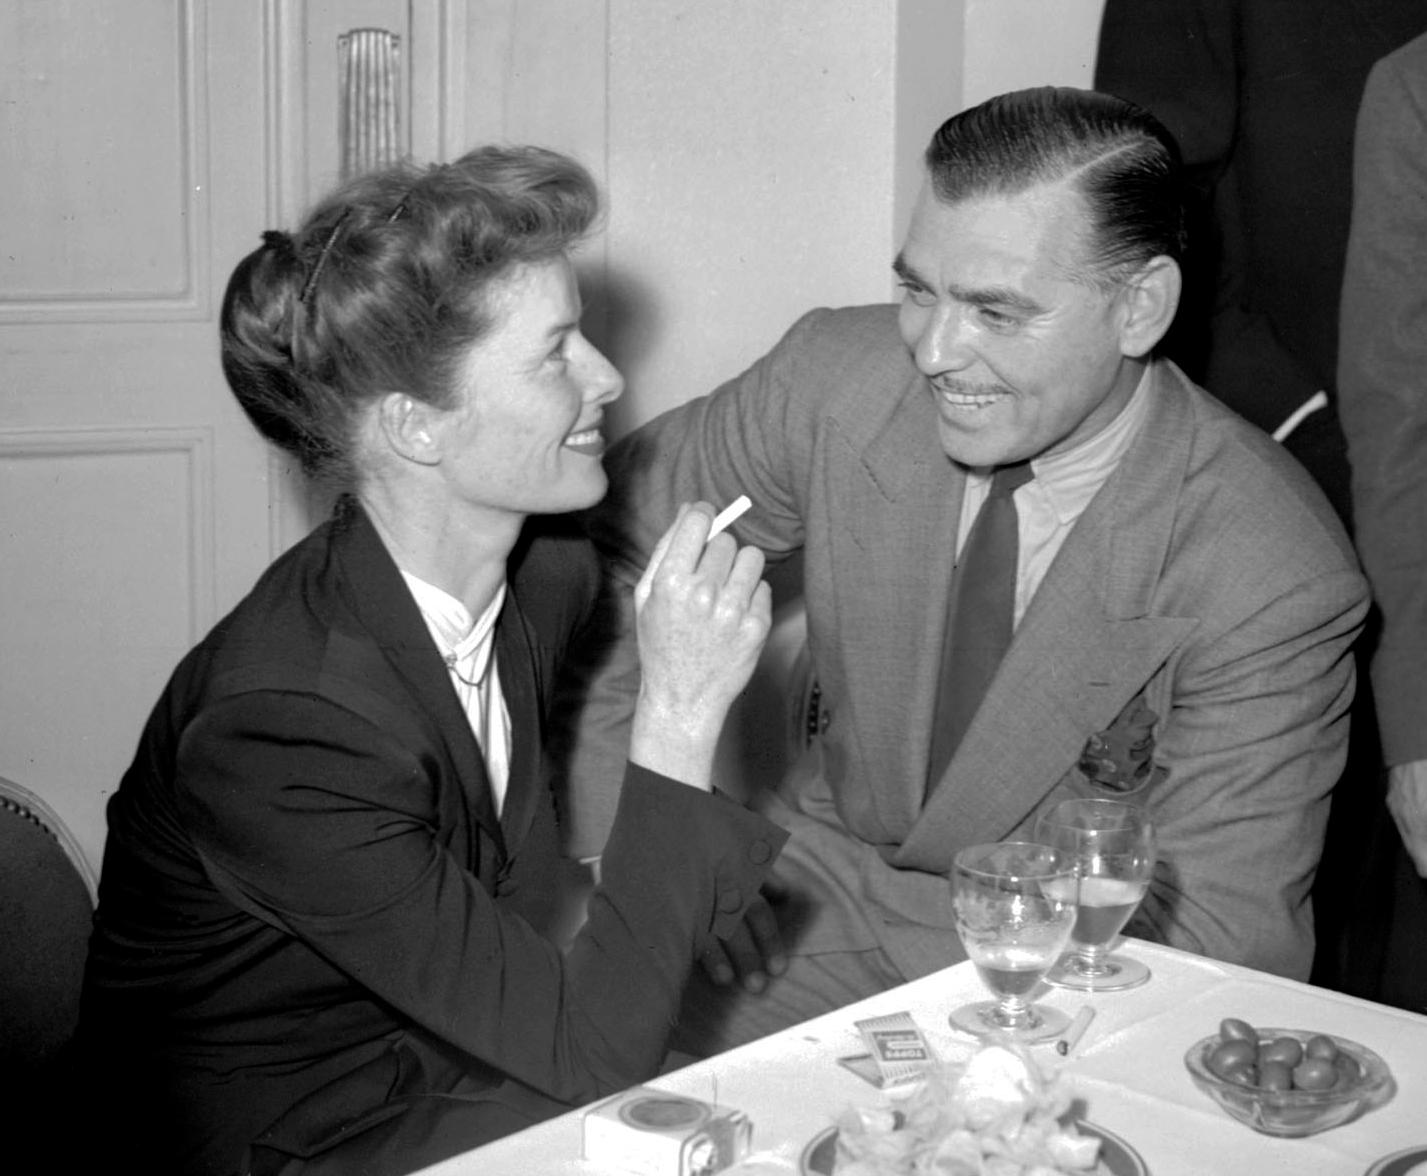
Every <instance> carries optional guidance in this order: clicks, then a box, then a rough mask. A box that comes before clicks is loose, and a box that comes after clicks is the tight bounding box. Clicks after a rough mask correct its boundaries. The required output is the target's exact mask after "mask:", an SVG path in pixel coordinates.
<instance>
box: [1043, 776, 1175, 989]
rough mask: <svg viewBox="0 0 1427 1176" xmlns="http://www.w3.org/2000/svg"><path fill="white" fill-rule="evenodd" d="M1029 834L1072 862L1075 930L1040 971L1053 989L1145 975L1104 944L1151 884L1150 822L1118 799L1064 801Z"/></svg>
mask: <svg viewBox="0 0 1427 1176" xmlns="http://www.w3.org/2000/svg"><path fill="white" fill-rule="evenodd" d="M1036 836H1037V837H1039V838H1040V839H1041V840H1042V841H1043V842H1045V843H1046V844H1047V845H1053V846H1055V847H1056V848H1057V849H1060V850H1062V851H1064V852H1065V853H1066V854H1067V855H1069V856H1070V857H1071V858H1072V859H1073V861H1074V862H1075V867H1076V868H1075V882H1074V884H1073V886H1072V888H1071V891H1070V892H1071V893H1073V895H1074V898H1075V907H1076V913H1075V927H1074V929H1073V930H1072V931H1071V933H1070V947H1071V950H1070V952H1069V953H1068V954H1067V955H1066V956H1065V957H1064V958H1062V959H1061V960H1060V962H1059V963H1057V964H1056V966H1055V967H1054V968H1052V969H1051V970H1050V971H1049V972H1048V973H1046V983H1047V984H1054V985H1056V986H1057V987H1060V988H1078V989H1082V990H1088V991H1093V992H1115V991H1118V990H1120V989H1123V988H1134V987H1135V986H1136V985H1139V984H1143V983H1144V982H1145V981H1146V980H1148V979H1149V978H1150V970H1149V968H1148V967H1147V966H1146V965H1145V964H1144V963H1142V962H1141V961H1140V960H1137V959H1134V958H1133V957H1131V956H1125V955H1120V954H1117V953H1112V952H1111V950H1110V945H1111V943H1112V941H1113V940H1114V939H1115V937H1116V936H1117V935H1119V933H1120V930H1121V928H1123V927H1124V925H1125V922H1126V921H1127V920H1128V919H1129V917H1130V915H1131V914H1132V913H1133V912H1134V909H1135V908H1136V907H1137V906H1139V904H1140V900H1141V899H1142V898H1144V896H1145V890H1146V889H1147V888H1148V886H1149V883H1150V876H1151V875H1152V874H1153V872H1154V863H1155V835H1154V825H1153V823H1152V822H1151V821H1150V818H1149V814H1148V813H1146V812H1145V810H1144V809H1143V808H1142V807H1141V806H1140V805H1137V804H1131V803H1130V802H1129V801H1124V800H1104V799H1094V800H1063V801H1061V802H1060V803H1059V804H1057V805H1056V806H1055V807H1054V808H1052V809H1049V810H1048V811H1046V812H1045V813H1043V814H1041V817H1040V820H1039V821H1038V822H1037V824H1036Z"/></svg>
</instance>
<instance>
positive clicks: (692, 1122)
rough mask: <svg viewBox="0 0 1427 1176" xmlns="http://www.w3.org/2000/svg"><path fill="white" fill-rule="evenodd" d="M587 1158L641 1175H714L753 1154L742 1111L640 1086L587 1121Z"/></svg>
mask: <svg viewBox="0 0 1427 1176" xmlns="http://www.w3.org/2000/svg"><path fill="white" fill-rule="evenodd" d="M583 1128H584V1148H583V1156H584V1158H585V1159H586V1160H592V1161H595V1162H597V1163H601V1164H609V1165H612V1166H616V1167H619V1168H622V1169H623V1170H624V1171H626V1172H630V1173H637V1174H638V1176H713V1173H715V1172H722V1171H723V1170H724V1169H725V1168H728V1167H731V1166H732V1165H734V1164H736V1163H738V1162H739V1161H740V1160H742V1159H743V1158H744V1157H746V1156H747V1155H748V1152H749V1150H750V1148H751V1146H752V1143H753V1124H752V1123H750V1122H749V1121H748V1118H747V1116H746V1115H744V1114H743V1112H742V1111H737V1110H734V1109H733V1108H732V1107H721V1106H715V1105H714V1104H712V1103H706V1102H700V1101H699V1100H698V1099H695V1098H686V1097H685V1096H683V1095H678V1094H669V1093H666V1092H665V1091H662V1090H651V1089H649V1088H648V1087H645V1086H636V1087H633V1088H632V1089H630V1090H626V1091H625V1092H624V1093H623V1094H617V1095H615V1096H614V1097H613V1098H610V1099H606V1100H605V1101H604V1102H602V1103H599V1104H597V1105H596V1106H593V1107H591V1108H590V1109H589V1110H588V1111H586V1112H585V1116H584V1123H583Z"/></svg>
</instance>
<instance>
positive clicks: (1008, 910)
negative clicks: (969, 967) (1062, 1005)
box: [951, 841, 1075, 1041]
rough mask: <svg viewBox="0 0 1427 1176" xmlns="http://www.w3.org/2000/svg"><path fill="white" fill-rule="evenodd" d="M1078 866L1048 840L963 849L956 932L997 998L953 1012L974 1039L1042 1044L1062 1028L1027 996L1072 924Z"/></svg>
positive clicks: (1060, 1016)
mask: <svg viewBox="0 0 1427 1176" xmlns="http://www.w3.org/2000/svg"><path fill="white" fill-rule="evenodd" d="M1074 879H1075V864H1074V861H1073V860H1072V859H1071V858H1070V857H1069V856H1068V855H1066V854H1063V853H1061V852H1060V851H1059V850H1056V849H1054V848H1053V847H1051V846H1047V845H1038V844H1035V843H1033V842H1026V841H1002V842H997V843H995V844H991V845H973V846H971V847H969V848H967V849H963V850H961V852H959V853H958V854H957V855H956V858H955V860H954V862H953V865H952V905H953V908H954V910H955V912H956V930H957V934H958V935H959V936H960V937H961V942H962V945H963V946H964V947H965V948H966V954H967V956H968V957H969V958H970V959H971V962H972V963H973V964H975V965H976V970H977V972H978V973H979V974H980V976H981V980H982V982H983V983H984V984H985V985H986V987H987V988H989V989H990V990H991V991H992V992H993V993H995V995H996V999H995V1000H989V1001H977V1002H975V1003H972V1004H968V1005H963V1006H962V1007H960V1008H958V1009H956V1010H955V1011H954V1012H953V1013H952V1014H951V1023H952V1024H953V1025H955V1026H956V1027H957V1028H958V1029H962V1030H965V1031H966V1032H968V1033H971V1034H974V1035H975V1036H978V1037H984V1036H987V1035H990V1034H1004V1035H1006V1036H1009V1037H1012V1038H1014V1039H1016V1040H1018V1041H1040V1040H1043V1039H1045V1038H1048V1037H1055V1036H1058V1035H1059V1034H1060V1033H1062V1032H1063V1031H1064V1030H1065V1028H1066V1026H1067V1025H1068V1024H1069V1023H1070V1019H1069V1018H1068V1017H1067V1016H1066V1015H1065V1014H1064V1013H1062V1012H1061V1011H1060V1010H1059V1009H1052V1008H1047V1007H1044V1006H1042V1005H1038V1004H1033V1003H1031V1002H1030V1001H1028V1000H1027V997H1029V996H1030V994H1031V992H1032V991H1033V990H1034V989H1035V987H1036V985H1037V984H1038V983H1039V982H1040V979H1041V977H1042V976H1043V975H1044V974H1045V972H1046V970H1047V969H1048V968H1050V967H1051V966H1052V965H1053V964H1054V963H1055V961H1056V959H1057V958H1058V957H1059V956H1060V954H1061V952H1062V951H1064V950H1065V945H1066V942H1067V941H1068V939H1069V937H1070V928H1071V925H1072V924H1073V923H1074V922H1075V896H1074Z"/></svg>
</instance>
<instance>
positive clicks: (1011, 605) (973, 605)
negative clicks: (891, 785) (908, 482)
mask: <svg viewBox="0 0 1427 1176" xmlns="http://www.w3.org/2000/svg"><path fill="white" fill-rule="evenodd" d="M1034 476H1035V475H1034V474H1032V473H1031V463H1030V462H1028V461H1022V462H1017V463H1016V464H1015V465H1008V466H1001V467H1000V468H999V469H997V470H996V472H995V474H993V475H992V478H991V490H990V493H989V494H988V495H987V497H986V501H985V502H983V503H982V504H981V510H980V512H979V513H978V514H977V516H976V521H975V522H974V523H973V524H972V526H971V534H970V535H968V536H967V537H966V543H965V544H964V545H963V546H962V548H961V558H960V559H958V560H957V561H956V570H955V571H954V572H952V574H951V604H950V607H951V615H950V616H949V617H948V620H947V626H946V639H945V642H944V643H943V645H942V653H941V683H940V686H939V688H938V690H937V700H936V715H935V716H934V718H933V725H932V746H931V762H930V770H929V772H928V775H927V791H928V794H929V795H930V792H931V790H932V789H933V788H935V787H936V785H937V782H938V781H939V780H940V779H941V776H942V773H943V772H944V771H945V770H946V765H947V764H948V763H950V762H951V757H952V755H953V754H955V752H956V747H957V744H959V743H960V742H961V737H962V736H963V735H964V734H966V728H967V727H969V726H970V725H971V719H972V717H973V716H974V715H975V714H976V710H977V708H978V707H979V706H980V705H981V699H982V698H983V697H984V696H985V694H986V690H987V687H989V686H990V685H991V679H992V678H994V677H995V676H996V667H997V666H999V665H1000V664H1001V658H1002V656H1003V655H1004V654H1005V652H1006V649H1007V647H1008V646H1009V645H1010V644H1011V629H1012V622H1013V620H1014V616H1015V607H1016V554H1017V551H1018V549H1019V546H1020V542H1019V536H1018V534H1017V520H1016V500H1015V499H1014V498H1013V497H1012V493H1013V492H1014V491H1015V489H1016V487H1017V486H1024V485H1025V484H1026V483H1027V482H1029V481H1030V480H1031V479H1032V478H1033V477H1034Z"/></svg>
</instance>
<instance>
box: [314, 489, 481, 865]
mask: <svg viewBox="0 0 1427 1176" xmlns="http://www.w3.org/2000/svg"><path fill="white" fill-rule="evenodd" d="M338 509H339V511H340V512H342V513H341V514H340V515H339V517H338V518H337V519H336V520H334V540H333V547H334V553H335V556H336V559H337V562H338V563H339V565H340V567H341V581H342V591H343V594H344V597H345V601H346V604H347V607H348V608H349V609H350V610H351V611H352V612H353V613H354V614H355V615H356V616H357V618H358V619H359V620H360V621H361V623H362V625H363V627H364V628H365V629H366V630H367V632H368V633H369V634H370V635H371V636H372V637H373V638H374V639H375V641H376V642H377V646H378V648H379V650H380V655H381V656H383V657H384V658H385V659H386V661H387V662H388V663H389V664H390V665H391V666H392V667H394V668H395V669H396V671H397V673H398V674H400V676H401V678H402V680H403V682H404V683H405V685H406V687H407V689H408V690H409V691H410V693H411V695H412V697H413V699H414V700H415V703H416V705H417V707H418V708H419V709H420V711H421V712H422V713H423V714H424V715H425V716H427V717H428V718H429V719H430V722H431V727H432V730H433V731H434V732H435V737H436V739H437V740H438V741H439V743H440V750H441V751H442V752H443V753H444V755H445V757H446V759H447V762H448V763H449V764H450V765H451V767H452V768H453V770H454V772H455V775H456V777H457V779H458V781H459V784H460V787H459V789H455V790H451V792H450V793H449V794H448V795H445V796H443V797H442V799H441V803H443V804H451V803H460V804H462V805H464V806H465V812H466V820H464V821H459V822H456V823H455V825H456V827H461V828H464V827H466V826H467V825H468V824H469V822H470V821H472V820H474V821H475V822H476V823H477V824H478V825H480V827H481V828H482V830H484V832H485V834H486V836H487V837H488V838H489V839H490V841H491V842H492V843H493V844H494V846H495V849H496V852H495V856H494V860H487V857H488V856H489V855H481V860H480V861H479V862H478V863H473V862H463V863H462V864H463V865H467V866H468V867H471V866H475V867H477V868H478V871H479V875H480V877H481V879H482V881H483V882H490V883H492V884H493V882H494V877H495V872H496V871H497V870H498V869H499V868H500V867H501V866H502V865H503V864H504V861H505V857H506V847H505V838H504V836H503V834H502V832H501V826H500V821H499V819H498V818H497V817H496V812H495V805H494V802H493V799H492V795H491V787H490V779H489V777H488V776H487V774H486V766H485V758H484V756H483V755H482V754H481V750H480V747H479V746H478V745H477V743H476V738H475V735H474V734H473V733H472V731H471V725H470V721H469V720H468V719H467V718H466V713H465V711H464V710H462V709H461V703H460V699H459V698H457V696H456V692H455V691H454V690H453V689H452V688H451V683H450V674H449V671H448V670H447V668H446V665H445V663H444V662H442V660H441V655H440V653H439V652H438V651H437V649H436V644H435V642H433V641H432V639H431V634H430V632H429V631H428V630H427V628H426V624H425V622H424V621H423V620H422V619H421V611H420V610H419V609H418V608H417V607H416V602H415V601H414V600H413V599H412V597H411V593H410V591H409V590H408V589H407V587H406V583H405V581H403V580H402V578H401V572H400V570H399V569H398V568H397V566H396V564H395V562H394V561H393V560H392V558H391V556H390V555H389V554H388V552H387V550H386V546H385V545H384V544H383V543H382V541H381V538H380V536H378V535H377V533H376V530H375V528H374V527H373V526H372V524H371V522H370V520H368V518H367V517H366V514H365V513H364V512H363V511H362V509H361V508H360V507H359V506H358V505H357V504H356V503H355V502H353V501H351V500H347V501H346V502H345V503H344V504H343V505H342V506H340V507H339V508H338ZM366 648H370V647H366ZM382 676H384V675H381V674H380V673H377V674H375V675H374V676H373V677H372V679H370V680H373V681H379V680H380V679H381V677H382ZM473 832H474V831H472V833H471V834H468V844H467V846H466V847H462V848H464V849H465V851H466V852H467V853H468V854H469V853H471V852H472V851H473V848H474V844H475V838H474V836H473V835H472V834H473ZM452 848H453V849H456V848H457V847H454V846H453V847H452Z"/></svg>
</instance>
